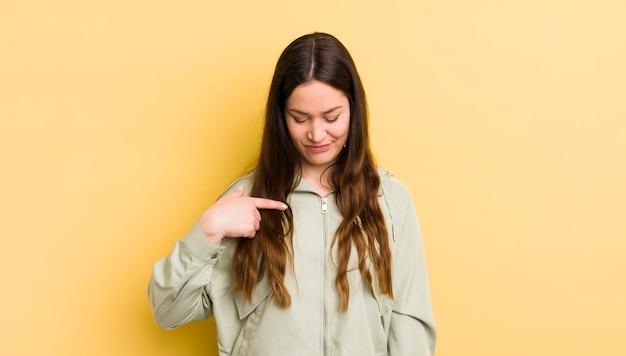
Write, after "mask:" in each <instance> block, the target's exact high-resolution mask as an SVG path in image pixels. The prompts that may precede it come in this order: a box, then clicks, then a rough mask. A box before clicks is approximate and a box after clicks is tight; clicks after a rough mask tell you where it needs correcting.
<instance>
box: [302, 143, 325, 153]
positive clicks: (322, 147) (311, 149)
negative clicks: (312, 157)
mask: <svg viewBox="0 0 626 356" xmlns="http://www.w3.org/2000/svg"><path fill="white" fill-rule="evenodd" d="M304 147H306V149H307V150H308V151H309V152H311V153H320V152H324V151H326V150H328V148H330V143H328V144H325V145H320V146H308V145H305V146H304Z"/></svg>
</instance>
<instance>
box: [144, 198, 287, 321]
mask: <svg viewBox="0 0 626 356" xmlns="http://www.w3.org/2000/svg"><path fill="white" fill-rule="evenodd" d="M231 188H232V186H231ZM227 194H228V195H225V196H223V197H221V198H220V199H218V200H217V201H216V202H215V204H213V205H212V206H211V207H210V208H209V209H207V210H206V211H205V212H204V213H203V214H202V216H201V217H200V219H199V220H198V222H197V223H196V224H195V225H194V227H193V228H192V229H191V231H190V232H189V233H188V234H187V236H185V237H184V238H183V239H181V240H179V241H178V242H177V243H176V245H175V246H174V249H173V251H172V253H171V254H170V255H169V256H166V257H164V258H162V259H160V260H159V261H158V262H157V263H156V264H155V265H154V267H153V269H152V278H151V279H150V284H149V286H148V298H149V300H150V306H151V308H152V315H153V316H154V320H155V321H156V323H157V324H158V325H159V326H160V327H162V328H164V329H174V328H176V327H179V326H181V325H183V324H186V323H188V322H190V321H194V320H201V319H206V318H208V317H210V316H211V314H212V312H213V311H212V305H211V300H210V297H209V294H210V289H209V288H210V283H209V280H210V278H211V275H212V274H213V272H214V267H215V264H216V263H217V261H218V260H219V258H220V255H221V254H222V253H223V252H224V250H225V247H224V246H221V241H222V239H224V238H226V237H244V238H253V237H254V236H255V234H256V232H257V231H258V230H259V228H260V224H261V214H260V213H259V209H276V210H285V209H287V205H285V204H284V203H282V202H279V201H274V200H269V199H262V198H253V197H247V196H245V192H244V189H243V188H240V189H238V190H234V191H231V190H229V191H227Z"/></svg>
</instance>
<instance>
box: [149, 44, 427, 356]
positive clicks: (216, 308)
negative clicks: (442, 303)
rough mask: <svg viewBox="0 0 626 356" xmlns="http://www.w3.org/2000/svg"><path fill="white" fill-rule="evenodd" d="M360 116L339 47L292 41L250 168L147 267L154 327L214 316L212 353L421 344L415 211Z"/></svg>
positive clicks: (420, 348) (394, 351) (416, 350)
mask: <svg viewBox="0 0 626 356" xmlns="http://www.w3.org/2000/svg"><path fill="white" fill-rule="evenodd" d="M367 120H368V116H367V108H366V101H365V92H364V90H363V86H362V84H361V80H360V78H359V75H358V73H357V70H356V67H355V65H354V62H353V61H352V58H351V56H350V54H349V53H348V51H347V50H346V48H345V47H344V46H343V45H342V44H341V43H340V42H339V41H338V40H337V39H336V38H334V37H332V36H331V35H328V34H323V33H314V34H310V35H305V36H302V37H300V38H298V39H296V40H295V41H294V42H292V43H291V44H290V45H289V46H288V47H287V48H286V49H285V50H284V51H283V53H282V55H281V56H280V58H279V60H278V63H277V65H276V70H275V73H274V77H273V79H272V84H271V87H270V92H269V97H268V101H267V110H266V121H265V128H264V132H263V140H262V143H261V152H260V156H259V160H258V164H257V167H256V169H255V170H254V171H252V172H250V173H249V174H247V175H245V176H243V177H241V178H239V179H238V180H236V181H235V182H234V183H233V184H232V185H231V187H230V188H228V189H227V190H226V192H225V193H224V194H223V195H222V197H221V198H220V199H219V200H217V202H215V203H214V204H213V205H212V206H211V207H210V208H208V209H207V210H206V211H205V212H204V213H203V214H202V216H201V217H200V219H199V220H198V222H197V223H196V224H195V226H194V227H193V228H192V229H191V231H190V232H189V234H188V235H187V236H186V237H184V238H183V239H181V240H179V241H178V242H177V243H176V245H175V247H174V250H173V251H172V253H171V254H170V255H169V256H166V257H164V258H163V259H161V260H160V261H158V262H157V263H156V264H155V266H154V268H153V272H152V279H151V281H150V285H149V289H148V295H149V299H150V303H151V307H152V312H153V315H154V318H155V320H156V322H157V324H158V325H159V326H161V327H163V328H166V329H172V328H176V327H178V326H181V325H183V324H185V323H188V322H190V321H193V320H199V319H206V318H209V317H210V316H211V315H213V316H214V317H215V322H216V325H217V334H218V348H219V352H220V355H276V356H283V355H289V356H296V355H297V356H303V355H311V356H313V355H314V356H320V355H358V356H367V355H391V356H398V355H410V356H421V355H432V354H433V353H434V349H435V326H434V320H433V314H432V309H431V302H430V294H429V288H428V281H427V274H426V265H425V260H424V252H423V249H422V240H421V234H420V230H419V225H418V221H417V218H416V215H415V211H414V209H413V204H412V201H411V197H410V194H409V192H408V191H407V189H406V188H405V187H404V186H403V185H402V184H401V183H400V182H399V181H398V180H396V179H395V178H394V177H393V176H392V175H391V174H390V173H388V172H387V171H385V170H383V169H380V168H377V167H376V165H375V163H374V159H373V156H372V153H371V150H370V143H369V134H368V124H367Z"/></svg>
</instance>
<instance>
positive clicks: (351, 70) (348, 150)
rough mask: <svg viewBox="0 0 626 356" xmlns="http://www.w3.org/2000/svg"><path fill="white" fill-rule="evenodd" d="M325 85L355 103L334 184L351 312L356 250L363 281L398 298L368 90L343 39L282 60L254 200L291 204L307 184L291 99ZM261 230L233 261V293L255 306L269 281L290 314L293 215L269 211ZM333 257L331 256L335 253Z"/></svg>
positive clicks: (302, 47)
mask: <svg viewBox="0 0 626 356" xmlns="http://www.w3.org/2000/svg"><path fill="white" fill-rule="evenodd" d="M311 80H318V81H320V82H323V83H326V84H328V85H330V86H332V87H334V88H336V89H338V90H340V91H342V92H343V93H344V94H345V95H346V97H347V98H348V101H349V103H350V132H349V135H348V141H347V144H346V147H345V148H344V149H343V150H342V151H341V152H340V154H339V156H338V157H337V159H336V160H335V163H334V164H333V165H332V166H331V167H329V169H330V171H329V178H330V183H331V184H332V188H334V192H335V200H336V203H337V206H338V208H339V211H340V212H341V214H342V215H343V220H342V222H341V224H340V225H339V227H338V229H337V232H336V234H335V236H334V238H333V243H332V246H333V247H334V246H335V245H336V246H337V252H338V253H337V261H336V265H337V277H336V280H335V285H336V287H337V291H338V293H339V301H340V304H339V307H340V309H341V310H343V311H346V310H347V309H348V300H349V296H350V285H349V283H348V278H347V270H348V261H349V257H350V255H351V252H352V247H353V246H354V247H355V248H356V250H357V253H358V267H359V271H360V272H361V275H362V277H363V278H364V279H365V280H366V282H367V283H368V284H369V285H370V287H372V273H371V272H370V270H369V266H368V265H367V259H368V257H369V259H370V260H371V262H372V266H373V269H374V270H375V272H376V276H377V281H378V287H379V289H380V292H381V293H382V294H387V295H389V296H390V297H393V293H392V285H391V251H390V247H389V241H388V233H387V229H386V227H385V220H384V216H383V213H382V210H381V208H380V206H379V204H378V199H377V198H378V193H379V189H380V177H379V175H378V172H377V169H376V164H375V162H374V158H373V155H372V152H371V149H370V142H369V133H368V123H367V121H368V113H367V103H366V99H365V91H364V89H363V84H362V83H361V79H360V78H359V74H358V72H357V70H356V66H355V65H354V61H353V60H352V57H351V56H350V53H349V52H348V50H347V49H346V48H345V47H344V46H343V45H342V44H341V42H339V40H337V39H336V38H335V37H333V36H331V35H329V34H324V33H313V34H309V35H305V36H302V37H300V38H298V39H296V40H295V41H293V42H292V43H291V44H289V46H287V48H285V50H284V51H283V53H282V54H281V56H280V58H279V59H278V62H277V64H276V69H275V71H274V77H273V79H272V84H271V86H270V91H269V96H268V100H267V107H266V114H265V128H264V131H263V139H262V142H261V152H260V155H259V161H258V164H257V167H256V170H255V173H254V183H253V186H252V189H251V191H250V194H251V195H253V196H258V197H263V198H269V199H274V200H280V201H287V197H288V196H289V194H290V193H291V192H292V191H293V190H294V189H295V187H296V185H297V184H298V183H299V179H300V173H301V169H302V167H301V164H300V156H299V153H298V151H297V150H296V147H295V146H294V144H293V142H292V140H291V138H290V136H289V132H288V131H287V124H286V121H285V116H284V109H285V104H286V102H287V99H288V98H289V96H290V95H291V93H292V92H293V90H294V89H295V88H296V87H297V86H299V85H301V84H303V83H306V82H309V81H311ZM261 218H262V223H261V228H260V230H259V231H258V232H257V234H256V236H255V238H253V239H240V240H239V242H238V244H237V248H236V250H235V254H234V257H233V266H232V267H233V272H234V282H233V290H236V291H240V292H241V293H242V294H243V296H244V297H245V298H246V299H247V300H250V299H251V298H252V292H253V290H254V287H255V286H256V284H257V283H258V282H259V281H260V280H261V279H262V278H263V276H264V275H265V274H267V278H268V282H269V283H270V285H271V287H272V292H273V295H274V298H275V300H276V302H277V303H278V305H280V306H282V307H288V306H289V305H290V304H291V296H290V294H289V291H288V290H287V288H286V287H285V283H284V279H285V274H286V271H287V265H288V263H289V262H292V261H291V258H292V239H293V215H292V211H291V209H288V210H286V211H275V210H262V211H261ZM329 253H330V251H329Z"/></svg>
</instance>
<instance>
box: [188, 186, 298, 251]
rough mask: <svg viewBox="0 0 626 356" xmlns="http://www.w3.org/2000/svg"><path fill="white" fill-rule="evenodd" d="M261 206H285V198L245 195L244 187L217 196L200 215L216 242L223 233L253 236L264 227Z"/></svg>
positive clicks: (266, 207) (201, 220)
mask: <svg viewBox="0 0 626 356" xmlns="http://www.w3.org/2000/svg"><path fill="white" fill-rule="evenodd" d="M259 209H274V210H286V209H287V205H286V204H285V203H283V202H280V201H276V200H271V199H264V198H254V197H247V196H244V189H243V188H240V189H238V190H236V191H235V192H233V193H231V194H229V195H227V196H224V197H222V198H220V199H218V200H217V201H216V202H215V204H213V205H212V206H211V207H210V208H208V209H207V210H206V211H205V212H204V213H203V214H202V215H201V216H200V220H199V223H200V228H202V231H203V232H204V234H205V235H206V237H207V238H208V239H209V240H211V241H212V242H213V243H215V244H217V243H219V242H220V241H222V239H223V238H224V237H247V238H252V237H254V236H255V235H256V232H257V231H258V230H259V229H260V227H261V213H259Z"/></svg>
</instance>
